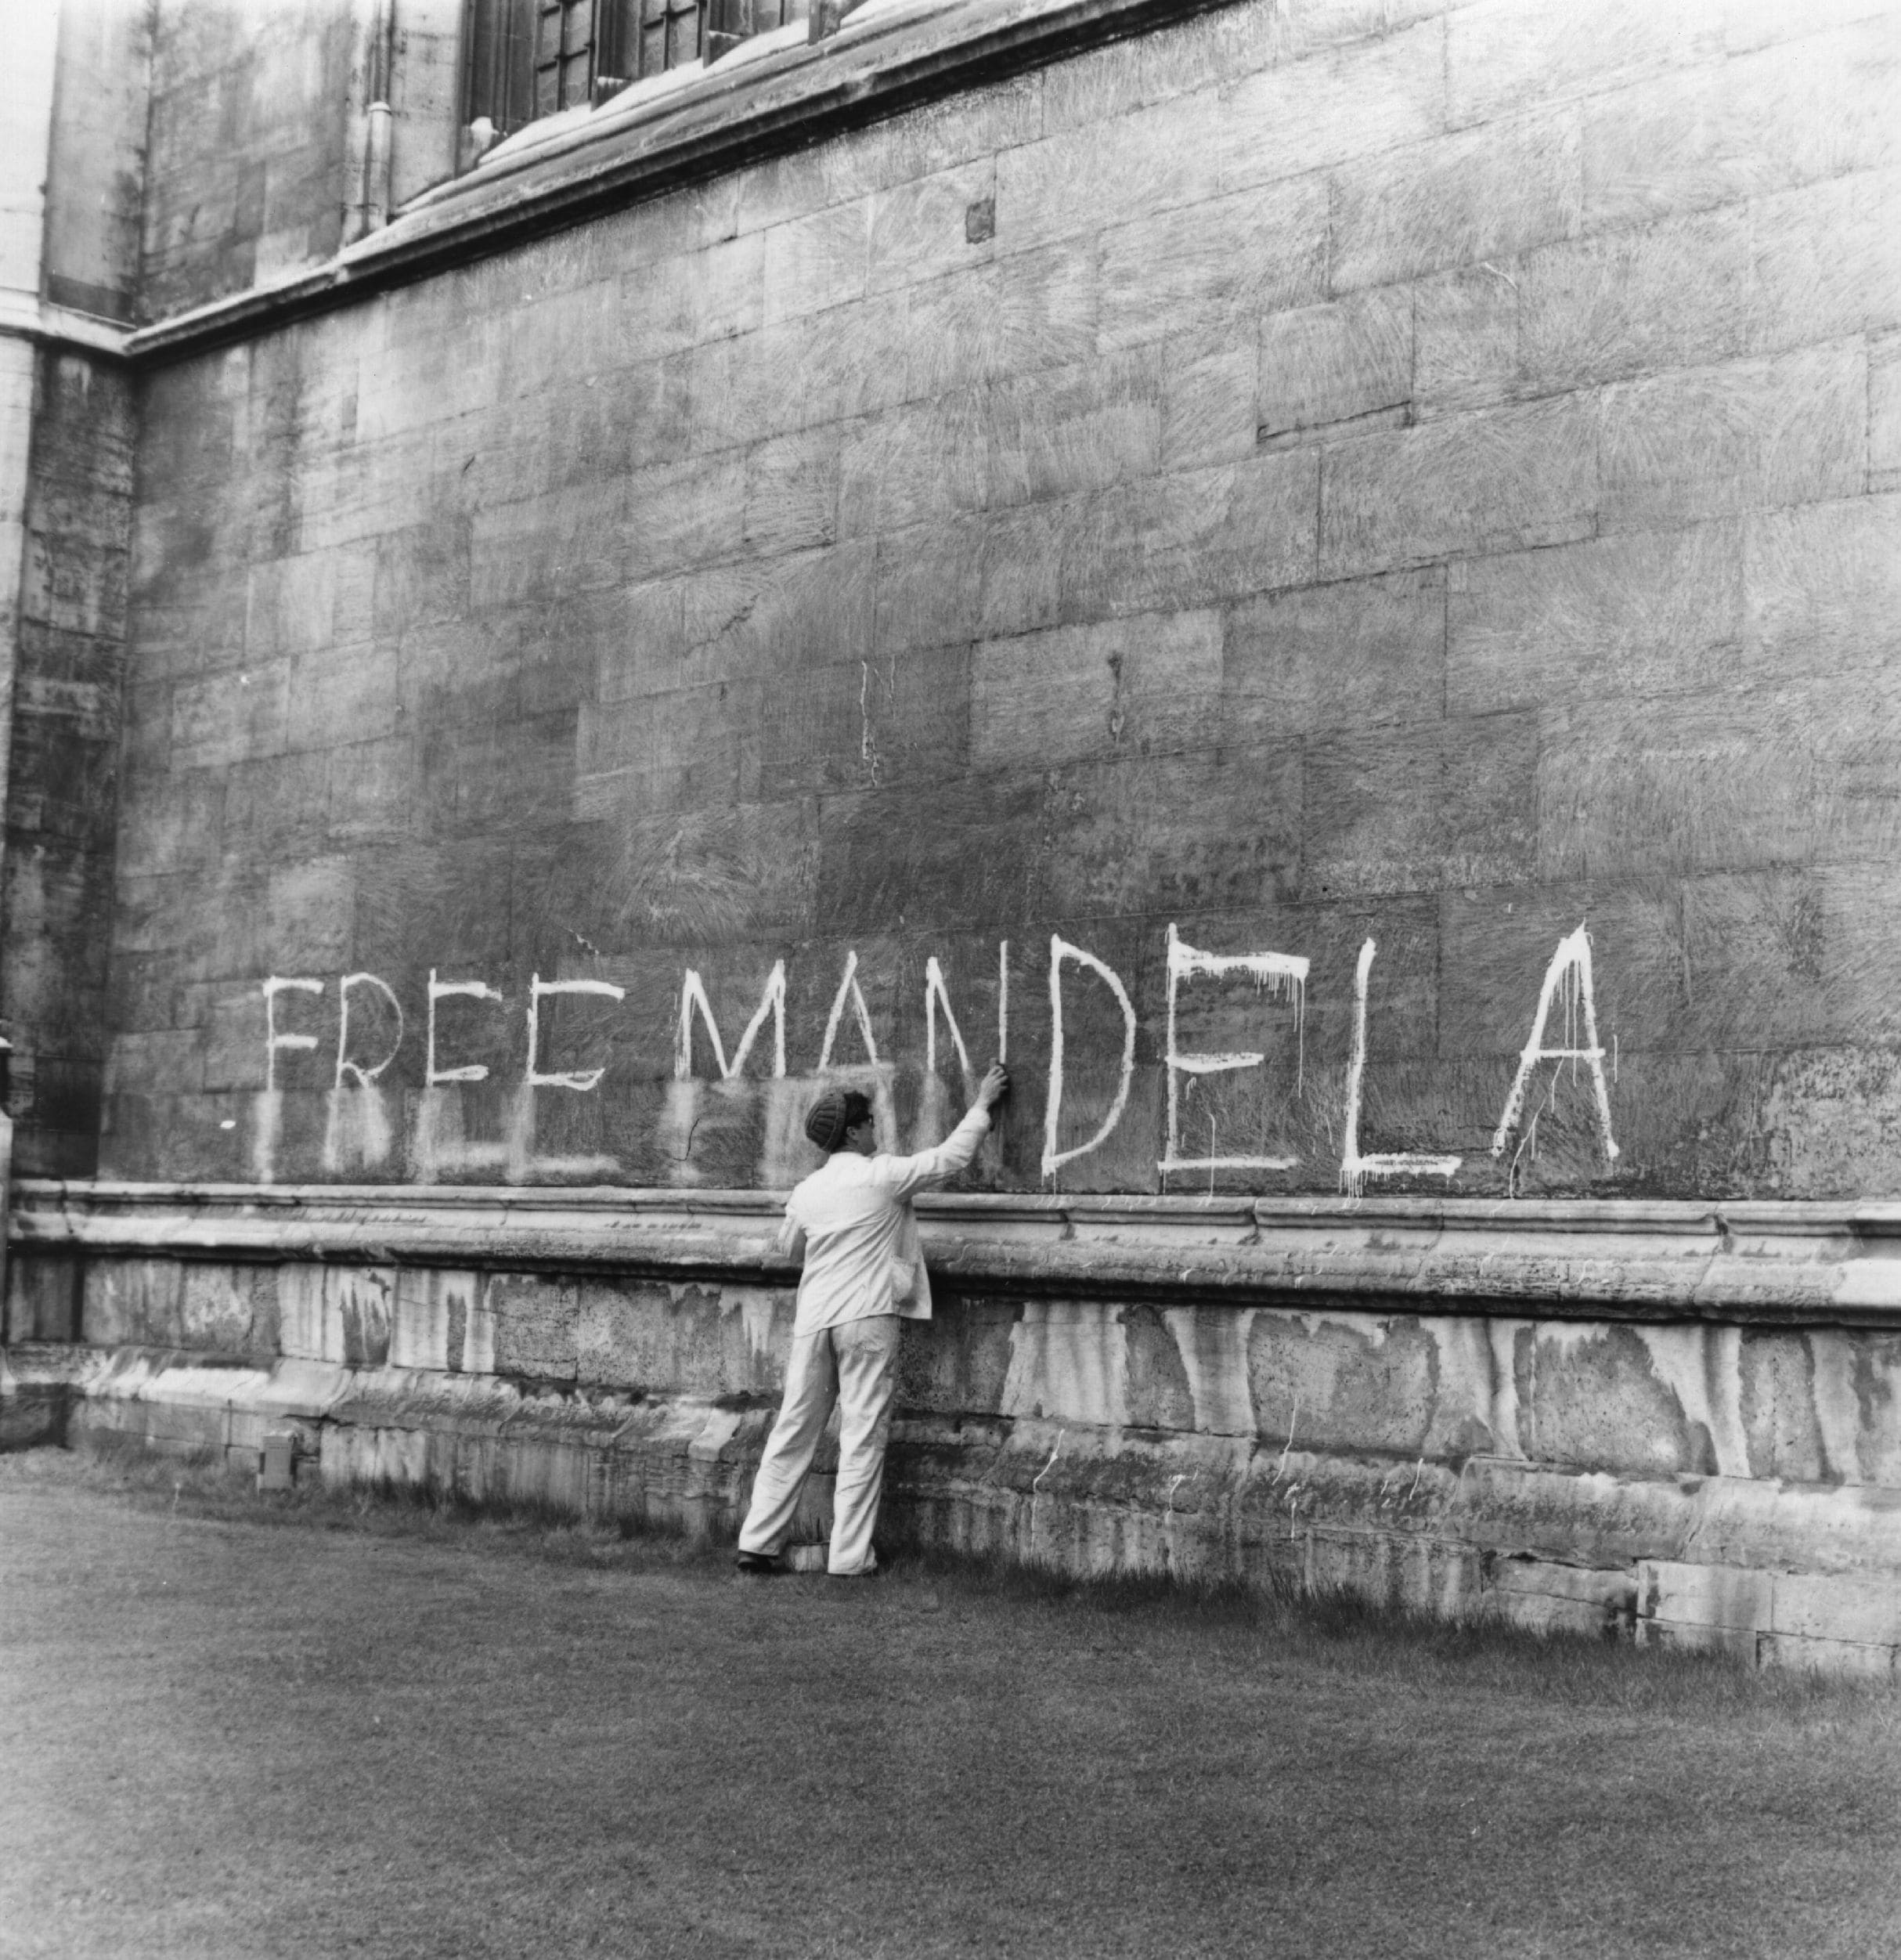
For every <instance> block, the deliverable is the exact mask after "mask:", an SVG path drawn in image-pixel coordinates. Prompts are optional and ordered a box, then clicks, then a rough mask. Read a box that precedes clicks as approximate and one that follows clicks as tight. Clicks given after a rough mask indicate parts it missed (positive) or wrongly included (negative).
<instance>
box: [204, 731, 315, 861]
mask: <svg viewBox="0 0 1901 1960" xmlns="http://www.w3.org/2000/svg"><path fill="white" fill-rule="evenodd" d="M329 761H330V759H329V757H328V756H325V755H322V754H316V755H301V756H300V755H290V756H271V757H269V759H267V760H263V761H259V762H240V763H234V764H233V766H232V767H231V768H230V769H229V770H228V771H226V772H225V806H224V809H225V814H224V828H223V834H224V838H225V842H226V843H228V844H229V846H230V848H231V849H232V850H233V851H234V852H243V853H245V854H247V855H249V856H250V857H251V858H252V859H253V861H257V860H258V859H266V860H269V861H274V862H281V861H283V860H284V859H287V858H290V857H302V856H308V855H310V854H314V853H316V852H318V851H320V850H322V849H323V843H324V838H325V833H326V828H327V826H328V823H329V818H330V781H329V778H330V770H329Z"/></svg>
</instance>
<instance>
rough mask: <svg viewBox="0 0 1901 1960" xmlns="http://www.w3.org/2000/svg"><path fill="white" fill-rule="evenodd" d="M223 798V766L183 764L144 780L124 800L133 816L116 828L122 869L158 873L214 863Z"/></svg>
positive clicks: (136, 873) (139, 874)
mask: <svg viewBox="0 0 1901 1960" xmlns="http://www.w3.org/2000/svg"><path fill="white" fill-rule="evenodd" d="M130 788H131V786H130V785H128V792H129V790H130ZM224 803H225V772H224V771H222V770H221V769H187V770H182V771H179V773H178V774H175V775H173V774H164V775H160V776H154V777H150V778H144V779H142V781H140V782H139V785H138V786H137V792H136V795H135V796H133V795H132V794H131V793H128V796H127V799H126V804H125V808H126V813H127V815H128V818H132V821H129V822H128V823H127V824H126V825H124V827H123V828H122V829H121V833H120V839H119V857H118V864H119V868H120V870H121V872H123V873H126V874H128V875H132V876H136V877H146V876H156V875H163V874H164V873H167V872H185V871H191V870H194V869H200V870H201V869H203V868H205V867H207V866H208V865H210V864H214V863H215V862H216V861H217V859H218V854H219V850H220V847H221V846H220V832H221V828H222V823H223V820H224Z"/></svg>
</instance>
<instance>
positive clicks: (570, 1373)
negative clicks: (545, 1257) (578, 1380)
mask: <svg viewBox="0 0 1901 1960" xmlns="http://www.w3.org/2000/svg"><path fill="white" fill-rule="evenodd" d="M485 1294H486V1305H487V1307H488V1310H489V1313H490V1315H491V1316H492V1317H493V1319H494V1323H495V1364H494V1365H495V1371H496V1373H497V1374H505V1375H529V1376H532V1377H537V1378H544V1377H545V1378H547V1379H550V1380H557V1381H558V1380H567V1381H572V1379H573V1378H574V1373H575V1357H576V1354H577V1352H578V1350H577V1340H578V1328H579V1289H578V1287H576V1286H575V1283H574V1282H572V1280H554V1279H544V1278H543V1277H541V1276H539V1275H537V1274H533V1273H514V1272H498V1273H493V1274H491V1275H490V1276H489V1278H488V1280H487V1282H486V1285H485Z"/></svg>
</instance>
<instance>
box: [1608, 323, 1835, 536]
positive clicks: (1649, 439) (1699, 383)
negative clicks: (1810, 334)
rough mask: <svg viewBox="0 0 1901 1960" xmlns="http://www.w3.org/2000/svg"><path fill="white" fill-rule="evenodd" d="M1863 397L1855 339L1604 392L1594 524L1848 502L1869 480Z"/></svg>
mask: <svg viewBox="0 0 1901 1960" xmlns="http://www.w3.org/2000/svg"><path fill="white" fill-rule="evenodd" d="M1867 399H1868V397H1867V350H1866V348H1864V347H1863V345H1862V344H1861V343H1860V341H1839V342H1837V343H1835V344H1834V345H1831V346H1827V347H1818V348H1805V349H1804V350H1803V351H1802V352H1799V353H1795V354H1787V355H1784V356H1781V357H1780V359H1775V360H1769V361H1748V362H1743V361H1738V362H1732V363H1730V364H1728V365H1727V366H1722V367H1713V368H1698V369H1693V370H1686V371H1685V372H1683V373H1681V374H1672V375H1665V376H1661V377H1658V378H1657V379H1656V380H1654V381H1632V382H1628V383H1625V384H1621V385H1619V386H1618V387H1614V388H1609V389H1607V390H1606V391H1605V393H1604V396H1603V420H1602V436H1601V445H1600V463H1599V468H1600V476H1601V479H1602V491H1601V511H1602V519H1603V528H1604V529H1606V530H1620V531H1621V530H1634V529H1642V528H1643V527H1646V526H1648V525H1661V524H1681V523H1683V522H1686V521H1691V520H1694V519H1696V518H1711V517H1725V516H1729V515H1730V514H1737V513H1740V512H1744V511H1760V510H1774V509H1777V508H1778V507H1780V506H1782V505H1784V504H1809V503H1815V502H1819V501H1820V500H1823V499H1825V498H1829V497H1840V496H1852V495H1853V494H1855V493H1856V492H1857V491H1859V490H1860V489H1862V488H1863V482H1864V480H1865V477H1866V473H1867V453H1868V446H1867Z"/></svg>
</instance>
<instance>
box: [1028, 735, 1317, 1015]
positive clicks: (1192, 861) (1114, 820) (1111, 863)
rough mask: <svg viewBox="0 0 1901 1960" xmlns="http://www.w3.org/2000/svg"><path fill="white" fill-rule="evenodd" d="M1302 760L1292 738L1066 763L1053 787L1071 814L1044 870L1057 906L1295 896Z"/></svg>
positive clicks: (1071, 909)
mask: <svg viewBox="0 0 1901 1960" xmlns="http://www.w3.org/2000/svg"><path fill="white" fill-rule="evenodd" d="M1301 771H1302V758H1301V755H1300V748H1299V745H1297V743H1293V742H1289V743H1286V744H1284V745H1279V746H1278V747H1273V748H1267V749H1259V748H1257V749H1240V748H1235V749H1203V750H1199V751H1194V752H1191V753H1187V754H1168V755H1158V756H1117V757H1113V758H1111V759H1106V760H1102V761H1099V762H1091V763H1084V764H1080V765H1078V766H1076V767H1071V768H1069V769H1066V770H1064V771H1061V772H1060V773H1059V774H1057V775H1056V776H1055V778H1054V781H1053V784H1052V795H1053V796H1054V797H1055V800H1056V807H1059V808H1060V809H1061V810H1062V813H1063V824H1062V828H1061V829H1060V830H1059V832H1057V833H1056V834H1055V841H1054V843H1052V844H1051V845H1050V846H1048V848H1047V850H1046V851H1045V853H1044V859H1045V861H1044V864H1043V865H1042V866H1041V873H1040V875H1041V884H1042V887H1043V892H1044V896H1045V901H1046V903H1047V904H1048V908H1049V911H1050V915H1052V916H1054V917H1055V918H1059V919H1123V918H1129V919H1134V918H1140V917H1141V916H1142V915H1145V914H1146V915H1149V916H1150V917H1153V916H1156V915H1160V916H1161V917H1162V918H1163V919H1167V918H1169V917H1174V918H1178V919H1186V918H1187V917H1189V915H1191V914H1193V913H1196V912H1202V911H1232V910H1235V909H1237V908H1258V907H1259V906H1261V904H1264V903H1265V902H1267V901H1269V900H1271V899H1273V898H1275V897H1286V896H1289V895H1291V893H1292V892H1293V889H1294V886H1295V882H1296V879H1297V877H1298V875H1299V869H1298V868H1299V865H1300V807H1301V786H1300V785H1301ZM1191 937H1192V935H1191ZM1150 957H1151V958H1152V955H1150ZM1112 964H1113V962H1112ZM1131 977H1132V976H1131Z"/></svg>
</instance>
